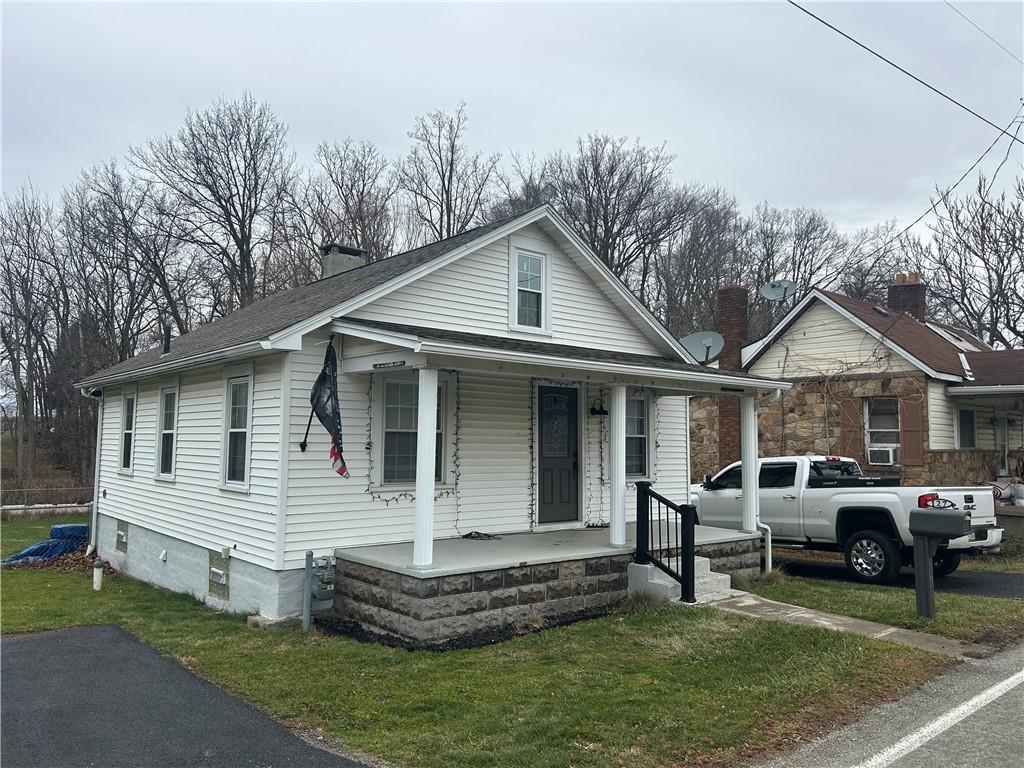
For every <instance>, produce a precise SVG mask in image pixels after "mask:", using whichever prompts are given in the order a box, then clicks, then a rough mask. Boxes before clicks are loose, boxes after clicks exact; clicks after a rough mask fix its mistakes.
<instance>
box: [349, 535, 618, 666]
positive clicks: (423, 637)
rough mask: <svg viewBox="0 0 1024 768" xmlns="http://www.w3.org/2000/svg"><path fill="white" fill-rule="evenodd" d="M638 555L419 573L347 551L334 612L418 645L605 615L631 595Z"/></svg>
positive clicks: (480, 638) (476, 639) (480, 637)
mask: <svg viewBox="0 0 1024 768" xmlns="http://www.w3.org/2000/svg"><path fill="white" fill-rule="evenodd" d="M632 559H633V556H632V555H631V554H621V555H610V556H602V557H593V558H587V559H580V560H568V561H565V562H559V563H543V564H538V565H527V566H522V567H516V568H501V569H495V570H485V571H476V572H472V573H458V574H452V575H445V576H433V577H425V578H419V577H417V576H410V575H407V574H401V573H396V572H394V571H390V570H387V569H384V568H379V567H375V566H371V565H366V564H363V563H357V562H352V561H348V560H345V559H344V558H343V557H342V556H340V555H339V557H338V560H337V565H336V577H337V594H336V597H335V601H334V612H335V614H336V616H338V617H339V618H341V619H344V620H347V621H351V622H354V623H356V624H358V625H359V626H360V627H361V628H362V629H363V630H365V631H367V632H369V633H370V634H374V635H379V636H384V637H387V638H391V639H393V640H396V641H398V642H399V643H400V644H402V645H407V646H411V647H421V648H429V647H438V646H445V645H453V644H473V643H474V642H483V641H486V640H488V639H493V638H495V637H496V636H500V635H502V634H511V633H515V632H517V631H522V630H526V629H531V628H540V627H544V626H550V625H555V624H560V623H564V622H566V621H571V620H575V619H579V618H586V617H592V616H599V615H602V614H605V613H609V612H611V611H613V610H615V609H616V608H617V607H618V606H619V605H620V604H621V603H622V601H623V600H624V599H625V598H626V595H627V579H626V570H627V568H628V567H629V564H630V562H632Z"/></svg>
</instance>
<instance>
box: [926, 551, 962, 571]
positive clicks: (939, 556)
mask: <svg viewBox="0 0 1024 768" xmlns="http://www.w3.org/2000/svg"><path fill="white" fill-rule="evenodd" d="M959 567H960V553H959V552H950V551H949V550H948V549H947V550H946V551H945V552H936V553H935V558H934V559H933V561H932V570H933V572H934V573H935V576H936V578H941V577H942V576H949V574H951V573H952V572H953V571H955V570H956V569H957V568H959Z"/></svg>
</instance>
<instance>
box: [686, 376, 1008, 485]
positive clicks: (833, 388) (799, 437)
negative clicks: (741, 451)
mask: <svg viewBox="0 0 1024 768" xmlns="http://www.w3.org/2000/svg"><path fill="white" fill-rule="evenodd" d="M850 397H853V398H857V399H860V398H866V397H899V398H901V399H906V398H913V399H916V400H918V401H919V402H921V404H922V406H923V408H922V415H923V425H922V427H923V433H922V441H923V445H924V450H923V459H922V462H921V464H920V465H919V466H916V465H915V466H903V467H891V468H890V467H868V466H864V461H863V457H856V458H858V460H860V461H861V465H862V466H863V467H864V471H865V473H867V474H873V475H891V474H899V475H900V477H901V480H902V482H903V484H904V485H975V484H977V483H978V482H981V481H983V480H985V479H989V478H992V477H994V476H995V474H996V471H997V470H998V469H999V467H1000V465H1001V463H1002V457H1001V455H1000V454H999V453H997V452H995V451H966V450H956V451H954V450H943V451H933V450H929V449H928V447H927V446H928V398H927V379H926V378H925V377H924V376H923V375H918V374H903V375H896V374H886V375H878V376H856V377H835V378H828V379H808V380H801V381H796V382H794V383H793V388H792V389H791V390H789V391H788V392H784V393H783V396H782V399H781V400H778V401H774V402H773V400H772V395H771V394H765V395H763V396H762V397H761V398H760V399H759V402H758V451H759V453H760V455H761V456H787V455H801V454H809V453H813V454H837V453H842V452H843V451H842V445H843V441H842V431H841V415H840V403H841V402H842V401H843V400H844V399H846V398H850ZM717 399H718V398H711V397H701V398H694V399H693V400H692V401H691V403H690V445H691V451H690V472H691V477H693V478H695V480H698V479H700V478H702V477H703V476H704V475H705V474H715V473H716V472H718V470H720V469H721V468H722V467H723V466H724V464H721V463H719V461H718V439H719V418H718V409H717V404H716V401H717ZM723 399H734V398H723ZM861 428H863V427H861ZM1022 456H1024V452H1022V451H1011V464H1012V463H1013V459H1016V458H1020V457H1022Z"/></svg>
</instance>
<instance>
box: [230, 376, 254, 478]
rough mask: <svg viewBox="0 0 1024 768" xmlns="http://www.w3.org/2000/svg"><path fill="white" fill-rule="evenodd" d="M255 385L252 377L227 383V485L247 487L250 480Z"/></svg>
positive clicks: (240, 378) (235, 378)
mask: <svg viewBox="0 0 1024 768" xmlns="http://www.w3.org/2000/svg"><path fill="white" fill-rule="evenodd" d="M251 389H252V385H251V382H250V377H249V376H236V377H233V378H230V379H228V380H227V429H226V434H225V442H226V450H225V458H224V481H225V482H226V483H235V484H239V485H242V484H245V483H246V481H247V480H248V478H249V411H250V399H251V395H252V393H251Z"/></svg>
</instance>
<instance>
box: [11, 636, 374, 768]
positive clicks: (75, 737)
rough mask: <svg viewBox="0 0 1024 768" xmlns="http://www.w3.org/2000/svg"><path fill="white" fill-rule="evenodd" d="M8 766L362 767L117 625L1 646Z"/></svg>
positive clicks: (14, 640)
mask: <svg viewBox="0 0 1024 768" xmlns="http://www.w3.org/2000/svg"><path fill="white" fill-rule="evenodd" d="M2 653H3V691H2V701H0V709H2V711H3V728H2V729H0V748H2V755H3V766H4V768H51V767H56V766H60V767H61V768H75V767H77V766H104V768H127V766H147V767H150V768H165V767H166V768H193V767H194V768H199V767H200V766H202V767H205V766H210V767H211V768H213V767H214V766H216V767H217V768H221V767H222V766H224V767H230V768H234V767H235V766H238V767H239V768H242V767H243V766H244V767H245V768H257V767H258V768H278V767H281V768H285V767H287V766H296V767H298V766H302V768H359V764H358V763H354V762H352V761H351V760H346V759H344V758H342V757H339V756H337V755H334V754H332V753H329V752H325V751H323V750H320V749H317V748H316V747H313V746H311V745H310V744H307V743H306V742H305V741H303V740H302V739H300V738H299V737H298V736H295V735H294V734H292V733H291V732H290V731H288V730H287V729H286V728H284V727H283V726H282V725H280V724H279V723H277V722H276V721H275V720H273V719H271V718H269V717H267V716H266V715H264V714H263V713H261V712H260V711H258V710H257V709H255V708H254V707H252V706H250V705H249V704H246V703H245V702H242V701H239V700H238V699H235V698H232V697H231V696H229V695H228V694H226V693H225V692H224V691H222V690H220V689H219V688H217V687H216V686H214V685H212V684H210V683H208V682H206V681H205V680H201V679H200V678H198V677H196V676H195V675H193V674H192V673H190V672H188V671H187V670H186V669H184V668H183V667H181V666H179V665H178V664H177V663H175V662H173V661H171V660H170V659H167V658H165V657H163V656H161V655H160V654H159V653H157V652H156V651H154V650H153V649H152V648H150V647H149V646H147V645H145V644H144V643H141V642H139V641H138V640H136V639H135V638H134V637H132V636H131V635H130V634H128V633H127V632H125V631H124V630H122V629H120V628H118V627H114V626H96V627H78V628H75V629H67V630H61V631H58V632H41V633H38V634H31V635H18V636H15V637H5V638H3V640H2Z"/></svg>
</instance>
